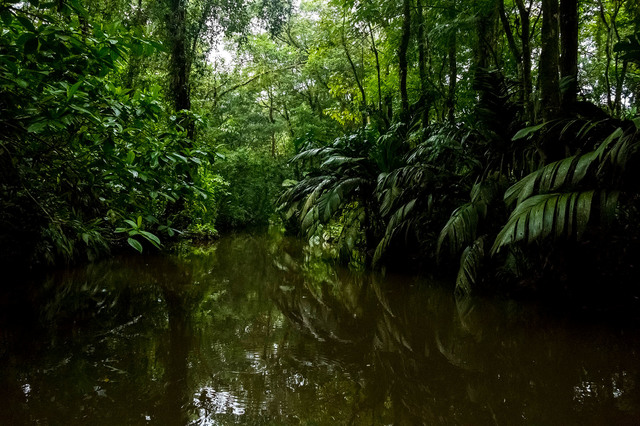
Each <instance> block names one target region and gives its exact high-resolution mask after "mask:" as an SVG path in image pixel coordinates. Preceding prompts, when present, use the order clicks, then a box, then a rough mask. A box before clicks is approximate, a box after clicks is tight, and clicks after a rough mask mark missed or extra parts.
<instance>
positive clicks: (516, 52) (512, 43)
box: [498, 0, 522, 74]
mask: <svg viewBox="0 0 640 426" xmlns="http://www.w3.org/2000/svg"><path fill="white" fill-rule="evenodd" d="M498 12H499V15H500V22H501V23H502V29H503V30H504V33H505V35H506V36H507V43H508V45H509V50H511V54H512V55H513V57H514V58H515V60H516V63H517V64H518V74H521V73H522V54H521V53H520V49H519V48H518V45H517V44H516V40H515V39H514V38H513V31H512V30H511V24H510V23H509V19H508V17H507V13H506V12H505V10H504V0H498Z"/></svg>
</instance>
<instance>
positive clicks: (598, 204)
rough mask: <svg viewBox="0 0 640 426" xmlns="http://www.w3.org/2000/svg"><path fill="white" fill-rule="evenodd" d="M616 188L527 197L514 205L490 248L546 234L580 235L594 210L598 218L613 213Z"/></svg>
mask: <svg viewBox="0 0 640 426" xmlns="http://www.w3.org/2000/svg"><path fill="white" fill-rule="evenodd" d="M618 195H619V192H618V191H594V190H589V191H580V192H567V193H550V194H539V195H534V196H532V197H529V198H527V199H526V200H524V201H523V202H521V203H520V204H518V206H517V207H516V208H515V210H514V211H513V213H511V216H510V217H509V220H508V222H507V224H506V225H505V226H504V227H503V228H502V230H501V231H500V233H499V234H498V236H497V237H496V241H495V243H494V245H493V248H492V249H491V251H492V253H496V252H497V251H498V250H500V248H502V247H504V246H506V245H509V244H512V243H515V242H518V241H524V242H528V243H531V242H533V241H537V240H540V239H542V238H546V237H549V236H554V237H561V236H573V235H575V236H576V237H578V238H580V237H581V235H582V234H583V233H584V231H585V229H586V228H587V224H588V223H589V220H590V219H591V218H592V217H593V216H594V214H593V213H594V211H595V210H596V209H598V211H599V213H600V219H601V221H604V222H608V221H610V220H611V219H612V218H613V217H614V216H615V211H616V207H617V201H618Z"/></svg>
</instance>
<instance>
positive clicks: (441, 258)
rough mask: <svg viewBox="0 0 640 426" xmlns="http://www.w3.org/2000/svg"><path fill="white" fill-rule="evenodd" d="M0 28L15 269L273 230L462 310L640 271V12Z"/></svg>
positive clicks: (329, 11) (231, 12)
mask: <svg viewBox="0 0 640 426" xmlns="http://www.w3.org/2000/svg"><path fill="white" fill-rule="evenodd" d="M0 18H1V20H0V243H1V247H2V249H0V258H2V262H3V263H4V264H8V265H12V266H13V267H16V265H23V266H34V265H40V264H47V263H48V264H60V263H65V262H73V261H78V260H83V259H84V260H87V259H88V260H93V259H95V258H97V257H99V256H102V255H106V254H108V253H110V252H112V251H113V250H114V249H115V250H128V249H131V250H133V249H135V250H138V251H140V252H142V251H143V250H152V249H156V248H161V247H164V246H166V245H167V243H169V242H171V241H176V240H178V239H183V238H190V239H200V238H209V237H215V235H217V233H218V232H219V231H226V230H231V229H238V228H245V227H254V226H267V225H269V224H271V225H276V226H283V227H284V228H285V229H286V230H287V231H288V232H293V233H299V234H300V235H302V236H304V237H305V238H308V239H310V240H312V241H315V243H316V244H317V243H321V244H324V245H326V246H327V247H329V248H330V253H331V256H333V257H334V258H335V259H338V260H340V261H343V262H350V263H351V264H352V265H354V267H359V266H365V267H382V268H397V269H410V270H422V271H434V270H436V269H437V270H439V271H445V272H446V271H458V273H457V279H456V289H457V290H458V291H462V292H469V291H471V290H481V289H488V288H491V289H496V288H504V289H507V288H509V289H514V288H516V289H527V288H531V287H535V288H539V289H547V290H549V291H557V289H558V288H565V289H566V290H568V292H569V294H571V293H572V292H573V291H577V289H575V288H571V284H570V283H572V282H581V283H582V287H581V288H580V292H585V293H592V294H593V295H596V296H598V297H600V296H601V295H602V294H603V293H606V294H615V293H619V292H620V291H624V290H625V289H628V286H629V285H630V284H632V283H633V280H634V277H635V275H634V271H635V269H637V268H638V267H639V266H640V265H639V264H638V260H637V259H638V258H639V257H638V255H640V243H639V237H640V228H638V226H637V223H638V222H639V220H640V198H639V195H640V194H639V190H640V188H639V186H638V185H639V183H640V179H639V178H640V176H637V170H638V166H639V164H638V160H639V156H640V153H639V152H638V148H640V115H639V114H638V100H639V98H640V3H638V2H637V1H635V0H596V1H579V0H542V1H534V0H531V1H524V0H475V1H462V0H429V1H427V0H395V1H390V0H370V1H352V0H331V1H319V0H303V1H301V2H292V1H291V0H253V1H249V2H247V1H241V0H226V1H219V0H161V1H150V0H95V1H91V2H82V1H81V0H57V1H53V2H45V1H38V0H32V1H18V0H3V1H2V2H1V3H0ZM636 278H637V277H636ZM498 283H502V284H498ZM603 283H606V286H607V289H606V291H604V285H603Z"/></svg>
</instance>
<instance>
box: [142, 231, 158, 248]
mask: <svg viewBox="0 0 640 426" xmlns="http://www.w3.org/2000/svg"><path fill="white" fill-rule="evenodd" d="M140 235H142V236H143V237H145V238H146V239H147V240H148V241H150V242H151V243H152V244H153V245H154V246H156V247H160V246H161V245H162V243H161V242H160V238H158V237H157V236H155V235H154V234H152V233H151V232H147V231H140Z"/></svg>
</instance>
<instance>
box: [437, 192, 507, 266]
mask: <svg viewBox="0 0 640 426" xmlns="http://www.w3.org/2000/svg"><path fill="white" fill-rule="evenodd" d="M499 188H500V184H499V183H498V182H495V181H486V182H481V183H477V184H475V185H474V186H473V188H472V189H471V201H470V202H468V203H466V204H463V205H462V206H460V207H458V208H457V209H456V210H454V212H453V213H452V214H451V217H450V218H449V220H448V221H447V223H446V224H445V226H444V227H443V228H442V231H440V237H439V238H438V246H437V253H438V256H439V255H440V252H441V250H442V245H443V244H444V242H445V241H447V242H448V245H449V250H450V251H451V252H452V253H458V252H460V250H462V248H463V247H466V246H467V245H469V244H470V243H471V242H472V241H473V240H475V239H476V238H477V234H478V226H479V224H480V221H481V220H482V219H484V218H485V217H486V216H487V210H488V206H489V204H490V203H491V202H492V201H493V200H494V199H495V198H496V196H497V194H498V191H499Z"/></svg>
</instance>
